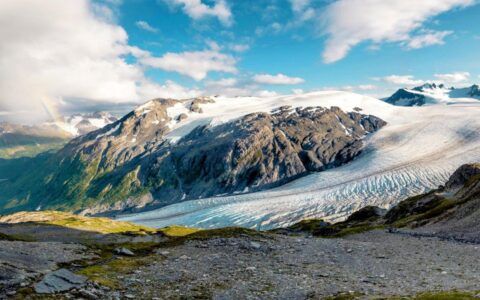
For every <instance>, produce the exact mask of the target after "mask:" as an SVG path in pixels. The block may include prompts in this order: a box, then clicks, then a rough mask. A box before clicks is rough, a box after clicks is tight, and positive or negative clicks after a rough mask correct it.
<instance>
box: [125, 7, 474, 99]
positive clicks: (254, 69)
mask: <svg viewBox="0 0 480 300" xmlns="http://www.w3.org/2000/svg"><path fill="white" fill-rule="evenodd" d="M180 2H181V1H180ZM225 2H226V5H227V6H228V8H229V9H230V11H231V14H232V17H231V24H225V23H222V21H221V20H220V19H219V18H216V17H214V16H205V17H202V18H199V19H194V18H192V17H190V16H189V15H188V14H187V13H185V11H184V10H183V7H184V6H183V5H182V4H174V3H175V1H167V0H166V1H149V0H136V1H124V2H123V3H122V4H121V5H119V7H118V22H119V24H120V25H121V26H122V27H123V28H125V30H126V31H127V32H128V35H129V41H130V43H131V44H133V45H136V46H138V47H140V48H142V49H145V50H148V51H150V52H151V53H152V54H153V55H155V56H162V55H163V54H164V53H166V52H184V51H202V50H205V49H207V48H208V43H212V42H214V43H217V44H218V45H219V47H221V50H220V51H221V52H222V53H225V54H229V55H232V56H233V57H235V59H237V60H238V62H237V63H236V68H237V69H238V73H235V74H232V73H229V72H211V73H209V74H208V77H207V78H206V79H204V80H193V79H192V78H189V77H188V76H184V75H180V74H178V73H176V72H165V71H164V70H162V69H150V70H149V71H148V76H149V77H151V78H152V79H154V80H159V81H163V80H166V79H171V80H175V81H177V82H179V83H181V84H183V85H186V86H198V87H203V86H204V84H205V83H204V82H205V81H208V80H219V79H221V78H232V77H233V78H239V79H240V80H244V81H248V79H249V78H251V77H252V76H254V75H255V74H272V75H276V74H278V73H281V74H284V75H286V76H290V77H299V78H302V79H303V80H304V82H303V83H300V84H291V85H287V84H285V85H280V84H278V85H277V84H275V85H271V84H263V85H262V87H261V88H265V89H268V90H272V91H276V92H281V93H286V92H289V91H290V90H291V89H303V90H312V89H319V88H329V87H332V88H334V87H338V88H341V87H345V86H352V87H353V86H357V85H364V86H368V85H375V86H376V87H377V88H376V89H373V87H372V90H369V89H366V92H368V93H373V94H375V93H382V92H383V91H384V90H386V91H390V90H392V89H394V88H396V87H395V86H394V85H396V84H386V83H385V82H379V80H378V78H382V77H386V76H390V75H401V76H406V75H411V76H414V78H417V79H418V80H437V79H436V78H435V77H434V75H435V74H452V73H456V72H464V73H465V72H468V73H470V77H469V80H468V82H452V84H453V83H458V84H466V83H468V84H469V83H471V82H472V81H476V79H478V77H477V76H478V75H479V74H480V60H479V59H478V53H480V23H479V21H478V16H480V6H479V5H474V4H470V6H467V7H463V6H462V4H464V3H466V2H465V1H457V3H459V5H457V6H455V5H452V6H451V7H450V9H445V10H444V11H442V12H439V13H438V14H435V15H433V16H428V17H425V18H424V19H423V20H422V21H421V22H420V24H421V25H419V27H418V28H415V29H414V30H412V31H410V32H409V33H411V34H412V35H413V33H415V32H418V31H422V30H431V31H435V32H442V31H448V32H449V34H448V35H447V36H445V37H444V38H443V39H442V41H441V42H440V43H438V44H432V45H425V46H423V47H419V48H415V49H411V48H410V47H408V46H405V45H403V43H404V42H388V41H380V42H378V43H373V42H371V41H369V40H368V39H367V40H364V41H362V42H361V43H359V44H358V45H356V46H355V47H353V48H352V49H351V50H350V51H349V52H348V54H347V55H346V56H345V57H343V58H342V59H340V60H338V61H335V62H330V63H326V62H325V61H323V60H322V52H323V51H325V43H326V40H327V39H328V35H325V34H324V32H322V31H323V28H322V24H321V22H322V20H321V18H322V13H324V12H325V11H326V10H328V6H329V5H330V4H331V1H304V2H305V3H306V7H308V8H312V9H314V11H315V12H314V16H313V17H312V18H311V19H308V20H306V21H304V22H300V21H298V19H299V16H298V13H295V11H294V10H293V2H295V1H288V0H283V1H282V0H278V1H232V0H230V1H228V0H227V1H225ZM367 2H368V1H367ZM406 2H408V1H406ZM433 2H435V1H433ZM203 3H204V4H205V5H208V6H209V7H213V6H214V5H215V3H216V2H215V1H205V0H204V1H203ZM411 5H413V6H415V3H414V2H412V4H411ZM358 13H360V11H358ZM372 18H374V16H372ZM375 18H376V19H378V18H380V19H381V16H376V17H375ZM297 21H298V23H297V24H294V23H295V22H297ZM138 22H142V23H145V24H148V25H149V26H150V27H151V31H149V30H145V29H142V27H140V26H139V24H138ZM274 24H278V29H274V28H272V26H274ZM233 45H238V46H239V47H243V48H245V49H241V50H244V51H240V52H238V51H234V50H232V47H233ZM475 77H477V78H475ZM372 78H373V79H372ZM374 79H377V80H374ZM466 81H467V80H466ZM365 88H366V87H365Z"/></svg>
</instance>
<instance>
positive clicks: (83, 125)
mask: <svg viewBox="0 0 480 300" xmlns="http://www.w3.org/2000/svg"><path fill="white" fill-rule="evenodd" d="M115 121H117V117H115V116H113V115H112V114H110V113H108V112H93V113H83V114H74V115H71V116H66V117H63V120H61V121H57V122H55V123H52V122H49V123H46V124H45V125H50V126H52V125H53V126H58V127H60V128H61V129H63V130H64V131H66V132H68V133H70V134H71V135H72V136H74V137H75V136H79V135H84V134H86V133H88V132H91V131H94V130H96V129H99V128H102V127H105V126H106V125H108V124H111V123H113V122H115Z"/></svg>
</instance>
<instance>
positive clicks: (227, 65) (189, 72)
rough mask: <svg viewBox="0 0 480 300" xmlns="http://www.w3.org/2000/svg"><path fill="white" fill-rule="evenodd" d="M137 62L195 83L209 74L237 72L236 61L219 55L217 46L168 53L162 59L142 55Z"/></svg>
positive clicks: (222, 54) (227, 56)
mask: <svg viewBox="0 0 480 300" xmlns="http://www.w3.org/2000/svg"><path fill="white" fill-rule="evenodd" d="M215 45H216V44H215ZM139 60H140V62H141V63H142V64H144V65H146V66H150V67H153V68H157V69H161V70H164V71H171V72H177V73H180V74H182V75H186V76H188V77H191V78H193V79H195V80H197V81H198V80H202V79H204V78H205V77H207V74H208V73H209V72H225V73H236V72H237V69H236V67H235V64H236V63H237V60H236V59H235V58H234V57H233V56H231V55H228V54H224V53H221V52H220V49H219V47H218V46H217V47H212V48H211V49H208V50H204V51H192V52H182V53H171V52H169V53H166V54H165V55H163V56H162V57H154V56H151V55H142V56H140V57H139Z"/></svg>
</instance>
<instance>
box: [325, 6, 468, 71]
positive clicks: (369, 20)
mask: <svg viewBox="0 0 480 300" xmlns="http://www.w3.org/2000/svg"><path fill="white" fill-rule="evenodd" d="M474 3H475V0H423V1H417V0H389V1H385V0H338V1H335V2H333V3H332V4H330V5H328V6H327V8H326V10H325V11H324V12H323V13H322V14H321V16H320V20H321V21H320V24H321V27H322V32H323V33H324V34H326V35H327V40H326V45H325V50H324V52H323V54H322V56H323V60H324V62H325V63H333V62H336V61H338V60H340V59H342V58H344V57H345V56H346V55H347V54H348V52H349V51H350V50H351V49H352V48H353V47H354V46H356V45H358V44H359V43H361V42H363V41H371V42H373V43H374V44H379V43H382V42H399V43H402V44H404V45H406V46H407V47H409V48H421V47H425V46H430V45H435V44H441V43H443V39H444V38H445V37H446V36H447V35H449V34H450V33H451V32H450V31H440V32H434V31H427V32H425V29H424V28H423V26H424V23H425V22H426V21H428V20H429V19H430V18H432V17H434V16H437V15H439V14H441V13H443V12H446V11H449V10H451V9H454V8H459V7H466V6H469V5H472V4H474ZM419 31H420V32H419Z"/></svg>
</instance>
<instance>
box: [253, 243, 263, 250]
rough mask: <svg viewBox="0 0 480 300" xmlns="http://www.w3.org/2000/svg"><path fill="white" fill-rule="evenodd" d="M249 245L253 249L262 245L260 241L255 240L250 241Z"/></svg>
mask: <svg viewBox="0 0 480 300" xmlns="http://www.w3.org/2000/svg"><path fill="white" fill-rule="evenodd" d="M250 247H252V248H253V249H260V247H262V245H260V243H257V242H250Z"/></svg>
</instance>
